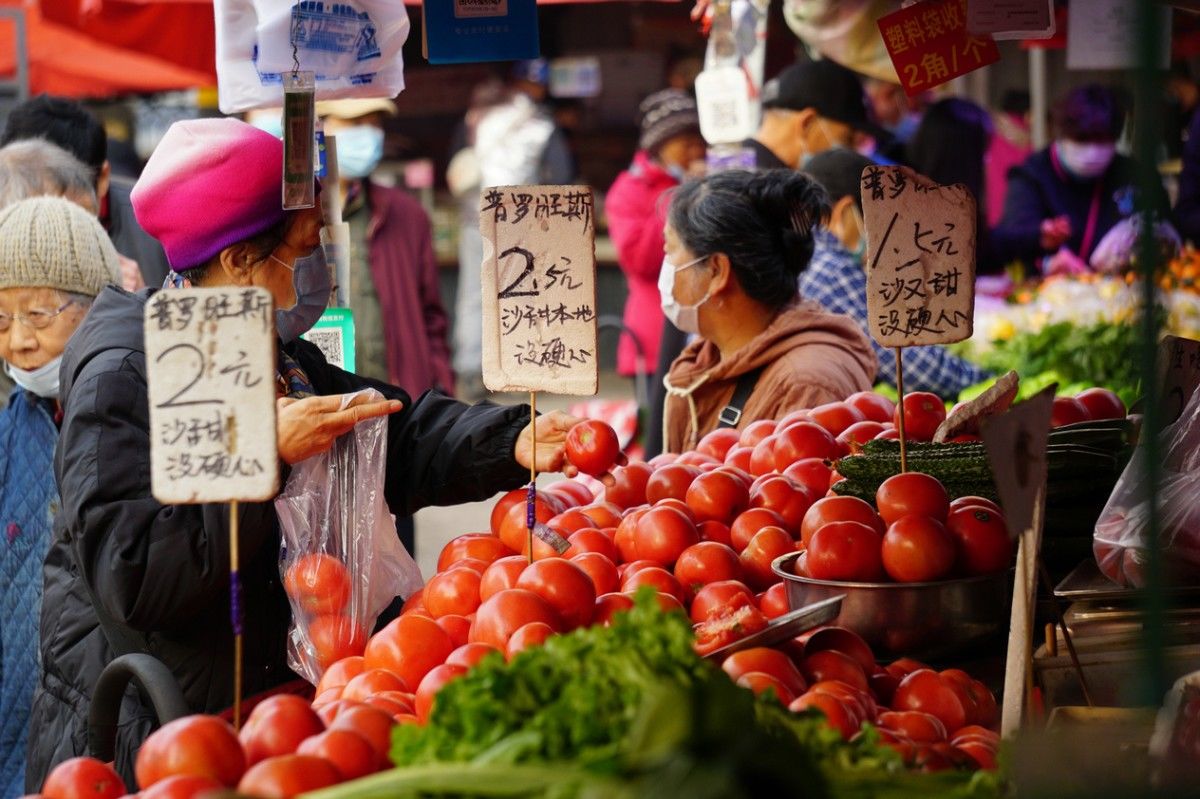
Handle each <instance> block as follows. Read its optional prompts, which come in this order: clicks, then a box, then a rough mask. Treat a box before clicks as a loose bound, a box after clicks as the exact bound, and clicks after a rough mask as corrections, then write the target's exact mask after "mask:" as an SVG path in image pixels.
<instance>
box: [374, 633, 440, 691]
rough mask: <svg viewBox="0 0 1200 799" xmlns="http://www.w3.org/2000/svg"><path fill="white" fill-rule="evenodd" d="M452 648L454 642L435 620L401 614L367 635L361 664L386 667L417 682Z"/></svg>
mask: <svg viewBox="0 0 1200 799" xmlns="http://www.w3.org/2000/svg"><path fill="white" fill-rule="evenodd" d="M453 651H454V642H453V641H452V640H451V639H450V636H449V635H448V634H447V633H446V631H445V630H443V629H442V628H441V627H439V626H438V625H437V622H435V621H433V620H431V619H425V618H421V617H420V616H401V617H400V618H398V619H395V620H393V621H392V622H390V623H389V624H388V625H387V626H386V627H384V628H383V629H382V630H380V631H379V632H377V633H375V635H373V636H371V640H370V641H368V642H367V650H366V652H364V653H363V664H364V665H365V666H366V667H367V668H368V669H387V670H388V671H390V672H392V673H393V674H395V675H396V676H398V677H399V678H400V679H402V680H404V682H405V684H407V685H410V686H412V685H420V684H421V678H422V677H424V676H425V675H426V674H428V673H429V670H430V669H432V668H433V667H434V666H439V665H441V664H442V663H443V662H445V660H446V657H447V656H448V655H449V654H450V653H451V652H453Z"/></svg>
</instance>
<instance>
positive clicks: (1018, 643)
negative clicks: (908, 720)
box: [1000, 484, 1046, 738]
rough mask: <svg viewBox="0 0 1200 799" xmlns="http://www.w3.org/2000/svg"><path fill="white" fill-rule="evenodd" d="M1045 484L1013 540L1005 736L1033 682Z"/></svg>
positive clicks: (1021, 715) (1018, 719) (1016, 724)
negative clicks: (1028, 518)
mask: <svg viewBox="0 0 1200 799" xmlns="http://www.w3.org/2000/svg"><path fill="white" fill-rule="evenodd" d="M1045 506H1046V487H1045V485H1044V484H1043V485H1042V487H1041V488H1040V489H1038V495H1037V499H1036V501H1035V502H1034V506H1033V522H1032V524H1031V525H1030V527H1029V529H1028V530H1026V531H1025V532H1023V533H1022V534H1021V538H1020V540H1019V541H1018V542H1017V573H1016V580H1015V582H1014V587H1013V602H1012V615H1011V617H1010V619H1009V628H1008V658H1007V662H1006V663H1005V669H1004V705H1003V708H1002V712H1001V717H1000V734H1001V735H1002V736H1004V737H1005V738H1007V737H1009V736H1011V735H1012V734H1013V733H1015V732H1017V731H1018V730H1019V729H1020V728H1021V724H1022V722H1023V721H1024V719H1025V715H1026V713H1027V712H1028V710H1029V690H1030V686H1032V684H1033V680H1032V675H1033V611H1034V601H1035V599H1036V596H1037V561H1038V552H1039V551H1040V550H1041V548H1042V541H1041V533H1042V515H1043V512H1044V509H1045Z"/></svg>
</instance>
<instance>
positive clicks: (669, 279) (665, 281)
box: [658, 255, 709, 335]
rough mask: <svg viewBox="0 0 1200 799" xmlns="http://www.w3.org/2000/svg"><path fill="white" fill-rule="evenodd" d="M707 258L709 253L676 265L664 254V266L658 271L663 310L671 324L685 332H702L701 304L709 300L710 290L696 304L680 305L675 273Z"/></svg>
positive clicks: (659, 292)
mask: <svg viewBox="0 0 1200 799" xmlns="http://www.w3.org/2000/svg"><path fill="white" fill-rule="evenodd" d="M707 258H708V256H707V255H702V256H700V257H699V258H696V259H694V260H691V261H688V262H687V263H686V264H683V265H682V266H676V265H675V264H673V263H671V261H670V260H669V259H668V258H667V257H666V256H663V262H662V268H661V269H660V270H659V272H658V298H659V303H660V304H661V305H662V312H663V314H664V315H665V316H666V317H667V319H669V320H670V321H671V324H673V325H675V327H677V328H679V329H680V330H682V331H683V332H684V333H695V334H697V335H699V334H700V306H701V305H703V304H704V303H705V302H707V301H708V295H709V292H707V291H706V292H705V293H704V296H703V297H701V298H700V301H699V302H698V303H696V304H695V305H680V304H679V302H678V301H676V299H675V275H677V274H678V273H680V272H682V271H683V270H684V269H687V268H688V267H692V266H695V265H696V264H698V263H700V262H701V261H703V260H705V259H707Z"/></svg>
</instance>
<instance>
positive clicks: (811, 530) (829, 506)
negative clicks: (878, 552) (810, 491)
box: [800, 497, 887, 549]
mask: <svg viewBox="0 0 1200 799" xmlns="http://www.w3.org/2000/svg"><path fill="white" fill-rule="evenodd" d="M830 522H858V523H860V524H865V525H866V526H867V527H870V528H871V529H873V530H875V531H876V532H877V533H879V534H880V535H883V534H884V532H885V531H886V529H887V528H886V526H885V525H884V523H883V520H882V519H880V518H879V514H877V513H876V512H875V509H874V508H872V507H871V506H870V504H869V503H867V502H864V501H863V500H861V499H859V498H858V497H823V498H822V499H818V500H817V501H816V502H814V503H813V504H812V507H810V508H809V509H808V512H807V513H805V514H804V521H802V522H801V523H800V539H801V541H802V542H803V543H804V546H805V548H806V549H807V548H808V545H809V543H810V542H811V541H812V537H813V535H814V534H815V533H816V532H817V530H820V529H821V528H822V527H824V526H825V525H827V524H829V523H830Z"/></svg>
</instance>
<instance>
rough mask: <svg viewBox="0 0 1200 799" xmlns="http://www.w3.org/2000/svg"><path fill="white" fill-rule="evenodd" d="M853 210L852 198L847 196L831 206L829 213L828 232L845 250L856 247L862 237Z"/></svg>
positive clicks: (862, 232) (862, 233) (861, 231)
mask: <svg viewBox="0 0 1200 799" xmlns="http://www.w3.org/2000/svg"><path fill="white" fill-rule="evenodd" d="M855 210H856V209H855V207H854V198H853V197H851V196H850V195H849V194H847V195H846V196H844V197H842V198H841V199H839V200H838V201H837V202H835V203H834V204H833V210H832V211H830V213H829V232H830V233H832V234H833V235H834V236H836V237H837V238H838V241H840V242H841V243H842V246H844V247H845V248H846V249H847V250H853V249H854V248H855V247H857V246H858V241H859V238H860V237H861V236H863V235H864V231H863V230H862V229H861V226H860V225H859V223H858V214H856V213H855Z"/></svg>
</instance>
